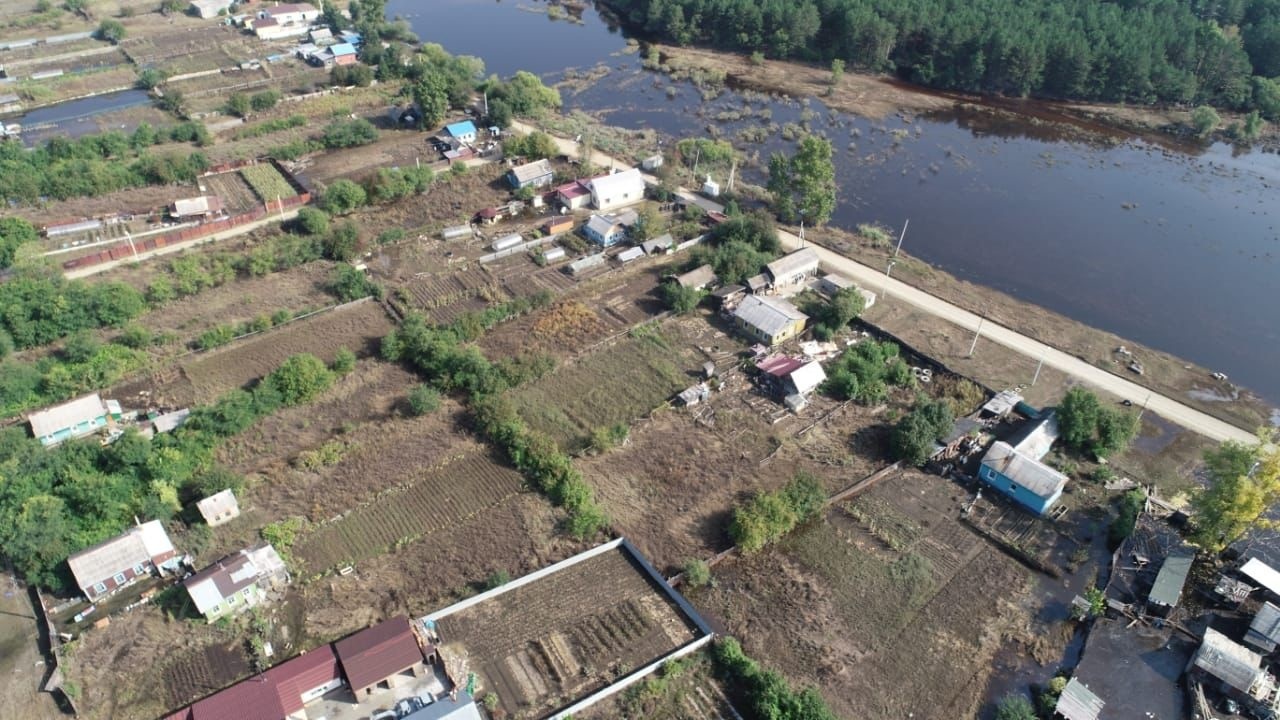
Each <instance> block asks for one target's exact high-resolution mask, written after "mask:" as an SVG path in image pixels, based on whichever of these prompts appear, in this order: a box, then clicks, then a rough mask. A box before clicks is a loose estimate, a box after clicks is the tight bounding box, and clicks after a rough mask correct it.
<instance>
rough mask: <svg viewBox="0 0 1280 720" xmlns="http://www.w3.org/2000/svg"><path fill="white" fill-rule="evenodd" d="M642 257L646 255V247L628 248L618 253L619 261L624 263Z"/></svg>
mask: <svg viewBox="0 0 1280 720" xmlns="http://www.w3.org/2000/svg"><path fill="white" fill-rule="evenodd" d="M642 257H644V249H643V248H638V247H633V248H627V249H626V250H623V251H622V252H620V253H618V261H619V262H624V263H626V262H631V261H632V260H639V259H640V258H642Z"/></svg>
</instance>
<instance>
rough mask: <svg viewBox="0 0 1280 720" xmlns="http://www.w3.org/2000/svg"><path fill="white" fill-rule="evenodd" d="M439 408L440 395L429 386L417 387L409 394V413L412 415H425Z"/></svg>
mask: <svg viewBox="0 0 1280 720" xmlns="http://www.w3.org/2000/svg"><path fill="white" fill-rule="evenodd" d="M439 408H440V393H439V392H437V391H436V389H435V388H433V387H431V386H430V385H425V384H424V385H419V386H417V387H415V388H414V389H413V390H412V391H411V392H410V393H409V411H410V412H412V413H413V414H414V415H418V416H421V415H427V414H429V413H433V412H435V411H436V410H438V409H439Z"/></svg>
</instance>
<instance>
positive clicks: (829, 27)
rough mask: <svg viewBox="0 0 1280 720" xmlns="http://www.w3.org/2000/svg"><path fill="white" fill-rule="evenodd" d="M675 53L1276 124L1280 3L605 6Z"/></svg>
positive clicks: (756, 0) (648, 2) (613, 1)
mask: <svg viewBox="0 0 1280 720" xmlns="http://www.w3.org/2000/svg"><path fill="white" fill-rule="evenodd" d="M609 4H610V5H611V6H613V7H614V8H615V9H616V10H618V12H619V14H620V15H621V16H622V17H623V18H624V19H626V20H628V21H629V22H630V23H631V24H632V25H634V26H635V27H637V28H640V29H641V30H643V31H644V32H646V33H651V34H653V35H656V36H659V37H662V38H664V39H667V40H669V41H671V42H675V43H679V44H682V45H688V44H694V43H698V44H710V45H715V46H718V47H724V48H729V49H734V50H743V51H751V52H758V53H762V54H765V55H768V56H769V57H774V58H782V59H798V60H804V61H811V62H823V63H827V62H831V61H833V60H838V61H840V65H839V66H838V67H840V68H841V69H843V64H844V63H846V62H847V63H850V64H851V65H852V66H856V67H859V68H862V69H865V70H868V71H871V72H893V73H896V74H897V75H899V76H900V77H903V78H905V79H907V80H910V81H912V82H915V83H919V84H921V85H927V86H930V87H938V88H947V89H955V90H964V91H969V92H993V93H1001V94H1007V95H1016V96H1026V95H1036V96H1043V97H1054V98H1070V99H1083V100H1096V101H1103V102H1131V103H1144V104H1146V103H1155V102H1170V103H1208V104H1213V105H1217V106H1220V107H1227V108H1231V109H1236V110H1252V109H1257V110H1259V111H1261V113H1262V114H1263V115H1264V116H1266V117H1268V119H1271V120H1280V82H1277V81H1278V80H1280V0H1126V1H1125V2H1103V1H1102V0H1083V1H1080V2H1072V1H1069V0H1035V1H1032V0H609Z"/></svg>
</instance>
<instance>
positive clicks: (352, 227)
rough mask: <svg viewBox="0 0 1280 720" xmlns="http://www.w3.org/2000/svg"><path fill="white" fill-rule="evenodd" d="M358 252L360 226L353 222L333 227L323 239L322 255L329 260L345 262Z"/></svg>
mask: <svg viewBox="0 0 1280 720" xmlns="http://www.w3.org/2000/svg"><path fill="white" fill-rule="evenodd" d="M359 253H360V228H359V226H357V225H356V224H355V223H353V222H344V223H342V224H341V225H339V226H337V227H335V228H334V229H333V231H332V232H330V233H329V235H328V237H326V238H325V239H324V256H325V257H326V258H328V259H330V260H337V261H338V262H347V261H349V260H351V259H353V258H355V256H356V255H358V254H359Z"/></svg>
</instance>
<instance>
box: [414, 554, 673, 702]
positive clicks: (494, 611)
mask: <svg viewBox="0 0 1280 720" xmlns="http://www.w3.org/2000/svg"><path fill="white" fill-rule="evenodd" d="M584 588H590V589H591V591H590V592H588V593H584V592H583V589H584ZM569 598H575V600H574V601H572V602H569V601H567V600H568V599H569ZM438 629H439V633H440V638H441V643H442V645H441V648H440V651H441V655H442V657H443V658H445V663H446V666H448V665H450V663H451V662H456V663H457V666H456V669H455V668H454V667H450V671H451V672H452V673H453V675H454V676H455V677H465V676H466V671H468V670H471V671H474V672H476V673H477V674H478V675H479V676H480V687H481V691H480V692H481V693H482V694H483V693H487V692H492V693H495V694H496V695H497V696H498V699H499V702H500V705H501V707H502V709H503V710H505V711H506V712H508V713H510V715H509V716H508V717H511V718H513V719H516V718H533V717H541V716H542V715H543V714H545V713H546V712H547V711H548V710H551V709H553V708H554V707H556V706H558V705H562V704H564V703H566V701H567V700H569V699H572V698H578V697H582V696H584V695H586V694H588V693H589V692H591V691H594V690H596V689H597V688H599V687H602V686H604V685H606V684H608V683H610V682H612V681H613V680H614V679H616V678H617V677H619V676H621V675H625V674H627V673H628V672H631V671H632V670H635V669H638V668H640V667H643V666H644V665H647V664H648V663H650V662H652V661H653V660H656V659H657V658H659V657H661V656H663V655H665V654H667V653H669V652H671V651H673V650H675V649H676V648H678V647H680V646H682V645H684V644H686V643H688V642H691V641H693V640H694V639H696V638H697V631H696V628H694V627H693V626H692V625H691V624H689V622H688V621H687V620H686V619H685V617H684V615H683V614H682V613H681V612H679V610H678V609H677V608H676V607H675V605H674V604H672V603H671V601H670V600H669V599H668V598H667V597H666V596H665V595H664V594H662V593H661V592H660V591H659V590H658V589H657V588H656V587H655V586H654V585H653V584H652V583H651V581H650V580H649V579H648V578H647V577H646V576H645V575H644V574H643V573H642V571H641V569H640V568H639V567H638V566H637V565H635V564H634V562H633V561H632V559H631V557H630V556H629V555H628V554H626V553H625V552H624V551H622V550H621V549H617V550H613V551H610V552H607V553H605V554H602V555H598V556H596V557H593V558H590V559H588V560H584V561H582V562H579V563H578V564H576V565H572V566H570V567H568V568H565V569H563V570H560V571H558V572H555V573H553V574H551V575H549V576H547V577H544V578H542V579H539V580H537V581H535V582H533V583H530V584H528V585H524V586H521V587H519V588H516V589H514V590H511V591H509V592H506V593H503V594H501V595H498V596H496V597H494V598H493V599H491V600H489V601H487V602H483V603H480V604H478V605H474V606H472V607H470V608H467V609H466V610H463V611H461V612H458V613H456V614H453V615H449V616H446V617H444V618H442V619H440V620H439V623H438Z"/></svg>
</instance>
